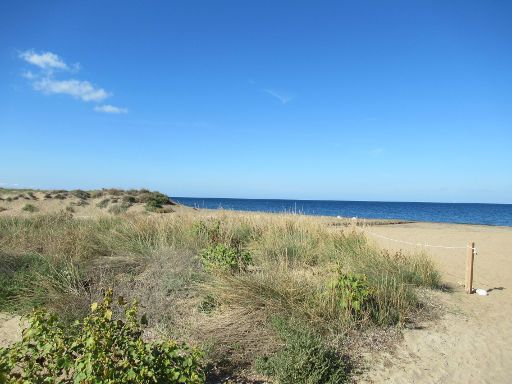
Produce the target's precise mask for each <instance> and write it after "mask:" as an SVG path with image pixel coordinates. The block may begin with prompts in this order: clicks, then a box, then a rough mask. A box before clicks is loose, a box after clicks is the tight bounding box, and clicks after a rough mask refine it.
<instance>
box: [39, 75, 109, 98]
mask: <svg viewBox="0 0 512 384" xmlns="http://www.w3.org/2000/svg"><path fill="white" fill-rule="evenodd" d="M33 86H34V89H36V90H38V91H41V92H43V93H47V94H59V93H60V94H65V95H69V96H72V97H75V98H77V99H81V100H83V101H102V100H104V99H106V98H107V97H109V96H110V94H109V93H108V92H107V91H105V90H104V89H103V88H96V87H94V86H93V85H92V84H91V83H90V82H88V81H80V80H75V79H70V80H54V79H53V78H51V77H44V78H42V79H40V80H37V81H35V82H34V83H33Z"/></svg>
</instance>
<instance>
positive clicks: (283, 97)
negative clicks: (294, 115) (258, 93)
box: [263, 88, 293, 104]
mask: <svg viewBox="0 0 512 384" xmlns="http://www.w3.org/2000/svg"><path fill="white" fill-rule="evenodd" d="M263 92H265V93H267V94H269V95H270V96H273V97H275V98H276V99H278V100H279V101H280V102H281V103H282V104H287V103H289V102H290V101H292V99H293V96H292V95H289V94H286V93H284V92H281V91H276V90H275V89H268V88H267V89H264V90H263Z"/></svg>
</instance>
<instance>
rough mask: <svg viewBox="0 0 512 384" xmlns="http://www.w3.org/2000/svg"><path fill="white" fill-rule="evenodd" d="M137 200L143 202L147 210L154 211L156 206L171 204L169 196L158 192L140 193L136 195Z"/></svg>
mask: <svg viewBox="0 0 512 384" xmlns="http://www.w3.org/2000/svg"><path fill="white" fill-rule="evenodd" d="M137 200H138V201H139V202H141V203H145V204H146V209H147V210H148V211H154V210H156V209H158V208H162V207H163V206H164V205H167V204H172V202H171V201H170V200H169V197H168V196H166V195H164V194H163V193H160V192H145V193H141V194H140V195H139V196H138V197H137Z"/></svg>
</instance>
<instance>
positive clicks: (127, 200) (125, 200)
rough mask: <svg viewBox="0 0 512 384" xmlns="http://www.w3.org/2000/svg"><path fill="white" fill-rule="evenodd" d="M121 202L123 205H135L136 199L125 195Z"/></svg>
mask: <svg viewBox="0 0 512 384" xmlns="http://www.w3.org/2000/svg"><path fill="white" fill-rule="evenodd" d="M121 201H122V202H123V203H127V204H130V205H131V204H135V203H136V202H137V199H136V198H135V196H130V195H125V196H123V197H122V198H121Z"/></svg>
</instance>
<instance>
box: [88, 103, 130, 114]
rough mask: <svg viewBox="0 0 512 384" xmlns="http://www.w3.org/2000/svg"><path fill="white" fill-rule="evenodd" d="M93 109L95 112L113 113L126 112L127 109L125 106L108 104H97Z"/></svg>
mask: <svg viewBox="0 0 512 384" xmlns="http://www.w3.org/2000/svg"><path fill="white" fill-rule="evenodd" d="M94 110H95V111H96V112H103V113H113V114H119V113H128V110H127V109H126V108H119V107H115V106H113V105H110V104H103V105H97V106H96V107H94Z"/></svg>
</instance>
